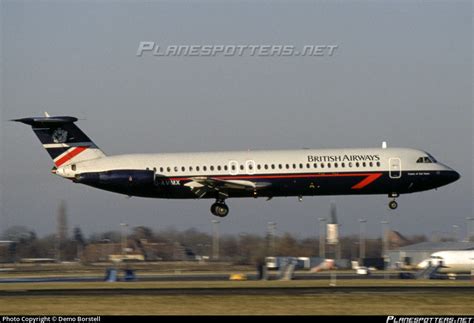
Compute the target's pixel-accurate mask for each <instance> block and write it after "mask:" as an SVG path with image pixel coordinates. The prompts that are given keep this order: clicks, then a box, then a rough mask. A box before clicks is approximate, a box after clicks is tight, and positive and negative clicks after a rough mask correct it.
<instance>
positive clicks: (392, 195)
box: [388, 193, 400, 210]
mask: <svg viewBox="0 0 474 323" xmlns="http://www.w3.org/2000/svg"><path fill="white" fill-rule="evenodd" d="M399 196H400V194H398V193H390V194H388V197H390V198H393V200H391V201H390V202H388V207H389V208H390V209H392V210H395V209H396V208H397V207H398V203H397V201H396V200H395V199H396V198H397V197H399Z"/></svg>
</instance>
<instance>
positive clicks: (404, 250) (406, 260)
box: [387, 241, 474, 268]
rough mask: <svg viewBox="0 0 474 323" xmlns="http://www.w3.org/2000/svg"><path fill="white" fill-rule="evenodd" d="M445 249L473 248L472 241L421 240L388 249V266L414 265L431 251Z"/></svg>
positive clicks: (425, 257) (427, 256)
mask: <svg viewBox="0 0 474 323" xmlns="http://www.w3.org/2000/svg"><path fill="white" fill-rule="evenodd" d="M446 250H474V242H457V241H454V242H453V241H451V242H421V243H417V244H412V245H408V246H404V247H400V248H398V249H395V250H390V251H388V253H387V255H388V258H389V259H388V262H389V267H390V268H403V267H407V266H416V265H417V264H419V263H420V262H422V261H423V260H425V259H427V258H429V257H430V255H431V254H432V253H435V252H438V251H446Z"/></svg>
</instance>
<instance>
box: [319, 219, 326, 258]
mask: <svg viewBox="0 0 474 323" xmlns="http://www.w3.org/2000/svg"><path fill="white" fill-rule="evenodd" d="M325 223H326V218H319V257H321V258H326V248H325V247H326V240H325V239H326V238H325V236H324V225H325Z"/></svg>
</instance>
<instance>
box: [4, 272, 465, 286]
mask: <svg viewBox="0 0 474 323" xmlns="http://www.w3.org/2000/svg"><path fill="white" fill-rule="evenodd" d="M331 275H333V277H336V278H337V279H347V280H369V279H370V280H373V279H376V280H382V279H399V278H400V274H399V273H374V274H371V275H357V274H354V273H336V274H331V273H318V274H311V273H296V274H295V275H294V276H293V279H292V280H328V279H331ZM246 279H247V280H251V281H256V280H258V277H257V275H256V274H253V273H252V274H246ZM278 279H279V277H278V275H277V274H276V273H271V274H269V276H268V280H278ZM469 279H471V278H470V276H469V275H458V276H457V277H456V280H469ZM104 280H105V275H104V276H69V277H66V276H48V277H14V278H13V277H12V278H0V284H3V283H52V282H103V281H104ZM119 280H122V279H121V274H120V273H119ZM135 280H136V281H140V282H160V281H161V282H165V281H168V282H179V281H183V282H184V281H186V282H190V281H197V282H199V281H200V282H205V281H227V280H229V274H228V273H227V274H221V273H213V274H162V275H140V273H138V274H137V275H136V279H135Z"/></svg>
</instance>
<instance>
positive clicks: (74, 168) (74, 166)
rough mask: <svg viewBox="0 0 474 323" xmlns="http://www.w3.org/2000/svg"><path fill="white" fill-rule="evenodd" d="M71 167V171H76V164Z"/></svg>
mask: <svg viewBox="0 0 474 323" xmlns="http://www.w3.org/2000/svg"><path fill="white" fill-rule="evenodd" d="M71 169H72V171H73V172H75V171H76V164H72V166H71ZM147 169H148V168H147Z"/></svg>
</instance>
